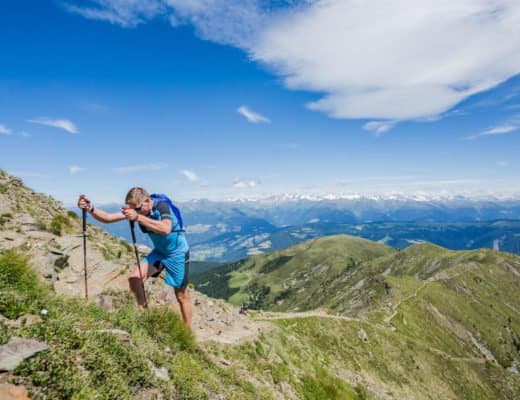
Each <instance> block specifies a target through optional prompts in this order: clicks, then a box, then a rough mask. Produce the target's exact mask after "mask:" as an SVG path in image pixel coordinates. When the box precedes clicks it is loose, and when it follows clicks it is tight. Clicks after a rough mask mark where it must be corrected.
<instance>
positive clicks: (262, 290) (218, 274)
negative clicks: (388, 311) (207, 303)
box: [194, 235, 396, 311]
mask: <svg viewBox="0 0 520 400" xmlns="http://www.w3.org/2000/svg"><path fill="white" fill-rule="evenodd" d="M395 252H396V250H394V249H392V248H391V247H388V246H385V245H383V244H379V243H374V242H371V241H368V240H366V239H361V238H357V237H353V236H346V235H338V236H330V237H325V238H320V239H315V240H312V241H307V242H304V243H300V244H298V245H296V246H293V247H290V248H288V249H285V250H281V251H277V252H274V253H271V254H267V255H258V256H255V257H251V258H248V259H245V260H242V261H240V262H237V263H233V264H228V265H224V266H223V267H219V268H215V269H213V270H211V271H209V272H208V273H202V274H199V275H197V276H196V277H195V278H194V282H195V284H196V286H197V288H198V289H199V290H200V291H202V292H204V293H206V294H208V295H209V296H214V297H221V298H226V299H228V300H229V301H231V302H232V303H235V304H240V303H246V302H248V303H250V305H251V306H252V307H253V308H268V309H272V310H293V311H294V310H309V309H312V308H316V307H320V306H323V305H325V304H326V303H327V301H328V297H329V296H330V293H329V290H328V287H329V286H330V285H331V284H332V283H333V282H335V281H336V280H337V279H339V278H341V277H345V276H349V275H350V274H352V273H354V272H355V271H356V270H357V269H359V268H360V266H361V265H363V264H364V263H366V262H368V261H370V260H372V259H376V258H379V257H382V256H385V255H390V254H393V253H395Z"/></svg>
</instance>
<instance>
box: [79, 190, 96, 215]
mask: <svg viewBox="0 0 520 400" xmlns="http://www.w3.org/2000/svg"><path fill="white" fill-rule="evenodd" d="M78 207H79V208H81V209H82V210H87V211H89V212H90V211H91V210H92V209H93V208H94V206H93V205H92V203H91V201H90V200H89V199H88V198H87V196H85V195H84V194H82V195H80V196H79V199H78Z"/></svg>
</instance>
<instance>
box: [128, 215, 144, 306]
mask: <svg viewBox="0 0 520 400" xmlns="http://www.w3.org/2000/svg"><path fill="white" fill-rule="evenodd" d="M129 222H130V231H131V232H132V242H133V243H134V251H135V259H136V261H137V269H138V270H139V280H140V281H141V286H142V290H143V296H144V308H148V300H147V299H146V292H145V290H144V282H143V274H142V273H141V262H140V261H139V251H138V250H137V241H136V240H135V221H129Z"/></svg>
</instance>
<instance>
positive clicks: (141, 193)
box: [125, 187, 150, 204]
mask: <svg viewBox="0 0 520 400" xmlns="http://www.w3.org/2000/svg"><path fill="white" fill-rule="evenodd" d="M149 198H150V195H149V194H148V192H147V191H146V190H145V189H143V188H140V187H133V188H132V189H130V190H129V191H128V193H127V194H126V198H125V203H126V204H140V203H143V202H145V201H146V200H148V199H149Z"/></svg>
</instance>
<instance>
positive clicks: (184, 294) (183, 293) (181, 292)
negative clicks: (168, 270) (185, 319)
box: [175, 288, 190, 303]
mask: <svg viewBox="0 0 520 400" xmlns="http://www.w3.org/2000/svg"><path fill="white" fill-rule="evenodd" d="M175 297H176V298H177V301H179V302H180V303H184V302H188V301H189V300H190V297H189V295H188V288H184V289H175Z"/></svg>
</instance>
